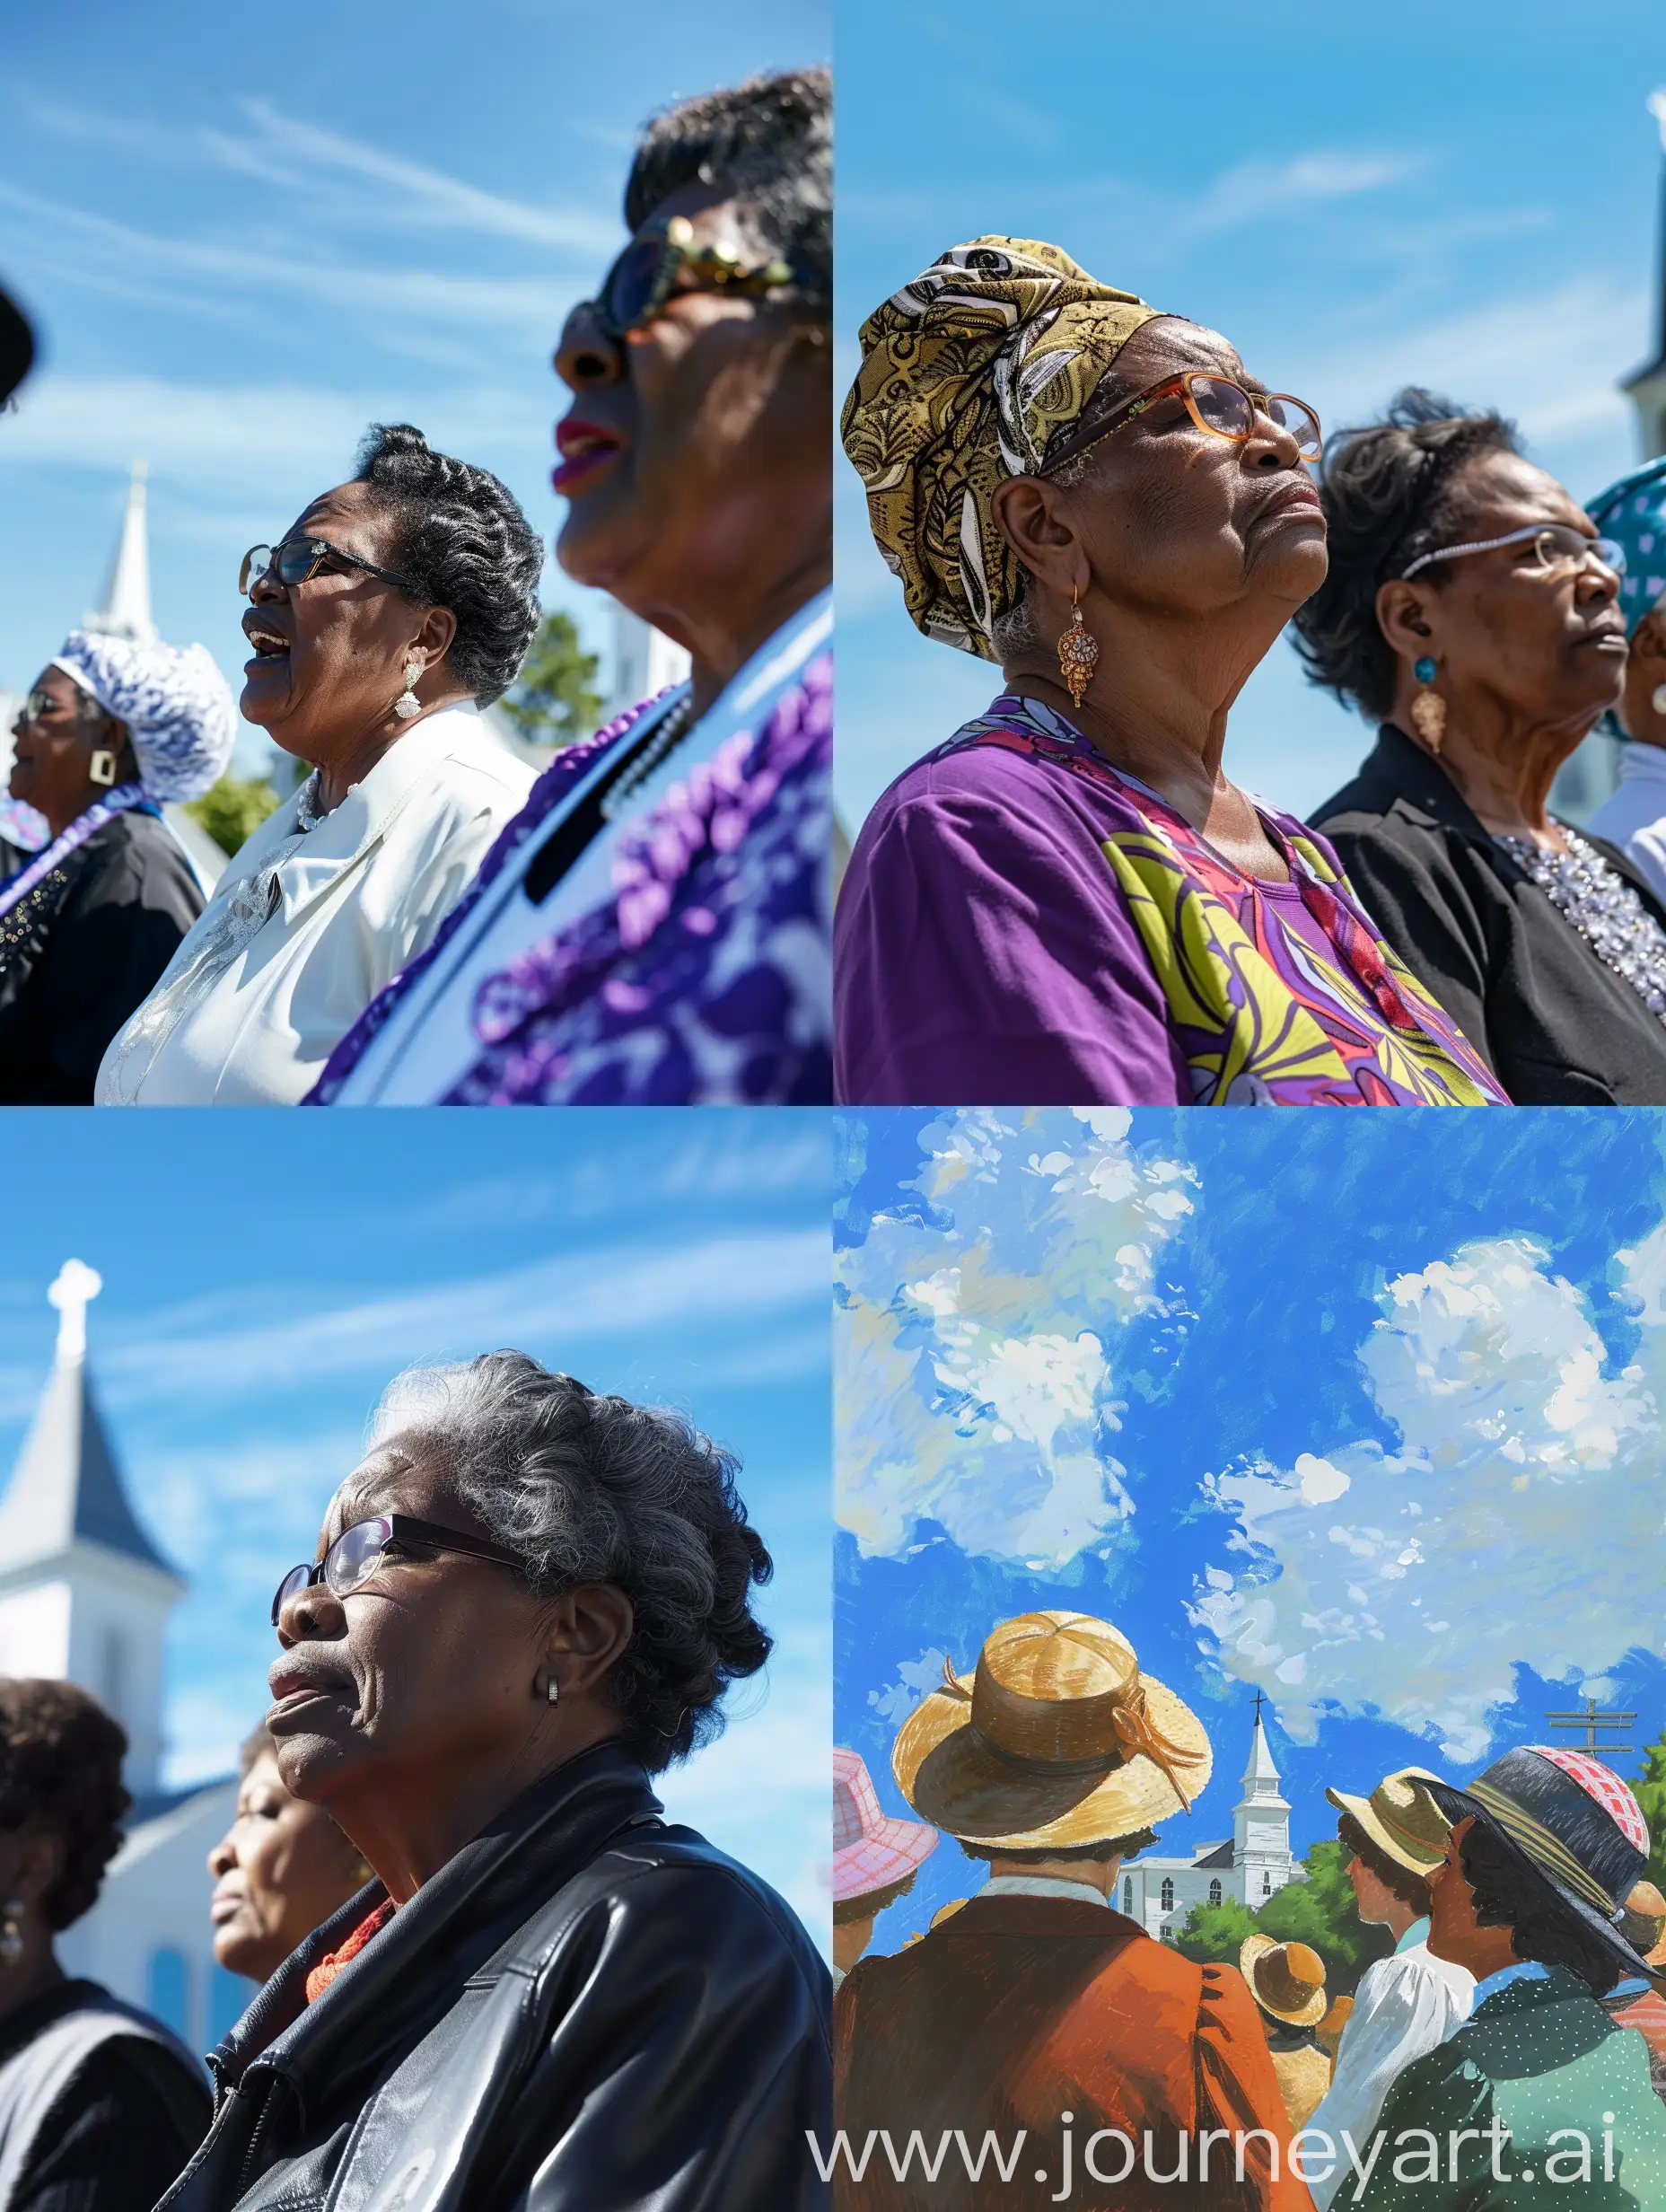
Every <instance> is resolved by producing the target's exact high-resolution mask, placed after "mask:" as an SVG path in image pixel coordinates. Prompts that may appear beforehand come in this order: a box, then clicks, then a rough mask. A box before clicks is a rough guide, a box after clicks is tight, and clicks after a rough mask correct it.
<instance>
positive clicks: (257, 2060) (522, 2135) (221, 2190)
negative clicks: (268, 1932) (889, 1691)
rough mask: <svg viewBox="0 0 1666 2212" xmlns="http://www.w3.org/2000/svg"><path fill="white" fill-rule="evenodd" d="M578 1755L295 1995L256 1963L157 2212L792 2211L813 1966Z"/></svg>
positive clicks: (607, 1751)
mask: <svg viewBox="0 0 1666 2212" xmlns="http://www.w3.org/2000/svg"><path fill="white" fill-rule="evenodd" d="M659 1813H660V1806H659V1803H658V1801H657V1800H656V1799H655V1798H654V1796H653V1794H652V1792H651V1790H650V1789H649V1786H648V1777H647V1776H646V1774H645V1773H644V1770H643V1769H642V1768H641V1767H640V1766H638V1765H637V1764H636V1761H635V1760H633V1759H631V1758H630V1757H629V1756H628V1754H627V1753H626V1752H624V1751H620V1750H618V1748H616V1747H615V1746H614V1745H612V1744H606V1743H604V1744H601V1745H600V1746H598V1747H597V1748H596V1749H594V1750H592V1751H586V1752H584V1753H583V1754H582V1755H581V1756H580V1757H579V1758H577V1759H575V1760H571V1761H570V1762H569V1763H568V1764H567V1765H566V1766H565V1767H562V1768H559V1769H557V1771H556V1772H555V1773H554V1774H553V1775H550V1776H548V1777H546V1778H545V1779H544V1780H543V1781H542V1782H540V1783H539V1784H537V1785H536V1786H534V1787H533V1788H532V1789H530V1790H529V1791H528V1792H527V1793H526V1795H524V1796H522V1798H520V1799H519V1800H518V1801H517V1802H516V1803H515V1804H513V1806H511V1807H510V1809H509V1811H508V1812H507V1813H504V1815H503V1816H502V1817H501V1819H500V1820H498V1821H495V1823H494V1824H493V1825H492V1826H491V1827H490V1828H488V1829H487V1830H486V1832H485V1833H484V1834H483V1835H480V1836H478V1837H476V1838H475V1839H474V1841H473V1842H472V1843H469V1844H467V1845H465V1846H464V1848H463V1849H462V1850H460V1852H459V1853H458V1854H457V1856H456V1857H455V1858H453V1859H452V1860H451V1861H450V1862H449V1863H448V1864H447V1865H445V1866H443V1868H442V1869H441V1871H440V1872H439V1873H438V1874H435V1875H434V1878H433V1879H432V1881H430V1882H427V1883H425V1884H424V1885H423V1887H422V1888H421V1889H420V1890H419V1891H418V1892H416V1896H415V1897H413V1898H412V1899H410V1900H409V1901H408V1903H407V1904H406V1905H405V1906H404V1908H403V1909H401V1910H400V1911H399V1912H398V1913H396V1914H395V1916H394V1918H393V1919H392V1920H391V1921H390V1923H389V1925H388V1926H387V1927H384V1928H382V1929H381V1931H380V1933H379V1934H377V1935H374V1936H373V1938H372V1939H371V1941H370V1943H369V1944H366V1946H365V1947H364V1950H363V1951H362V1952H361V1953H359V1955H358V1957H357V1958H356V1959H355V1960H354V1961H353V1962H352V1963H351V1964H350V1965H349V1966H347V1967H346V1969H345V1970H344V1971H342V1972H341V1973H340V1974H339V1975H338V1977H337V1979H335V1980H334V1981H333V1982H332V1983H331V1984H330V1986H329V1988H327V1989H326V1990H325V1991H324V1992H323V1994H322V1995H321V1996H320V1997H319V1999H318V2000H317V2002H316V2003H315V2004H312V2005H308V2004H307V2003H306V2002H305V1981H306V1975H307V1971H308V1969H309V1968H310V1967H311V1966H312V1965H315V1964H316V1963H317V1962H318V1961H319V1960H320V1958H321V1957H322V1956H323V1954H324V1953H325V1952H327V1951H329V1950H331V1949H333V1948H335V1947H336V1946H337V1945H338V1944H340V1943H341V1942H342V1940H343V1939H344V1937H345V1936H346V1935H347V1934H348V1932H349V1931H350V1930H351V1929H352V1928H354V1927H356V1926H357V1925H358V1923H359V1921H360V1920H362V1919H363V1918H364V1916H365V1914H366V1913H367V1912H368V1911H369V1910H370V1909H372V1907H373V1905H375V1904H376V1903H378V1902H380V1901H381V1897H382V1894H383V1892H382V1891H381V1886H380V1884H373V1885H372V1887H370V1888H369V1889H367V1890H364V1891H362V1892H360V1894H359V1895H358V1896H357V1897H356V1898H355V1899H354V1900H352V1901H351V1903H349V1904H347V1905H346V1906H344V1907H343V1908H342V1909H341V1911H340V1912H338V1914H337V1915H336V1916H335V1917H334V1918H333V1919H330V1920H328V1921H326V1923H325V1924H324V1926H323V1927H321V1928H320V1929H318V1930H317V1931H316V1933H315V1934H314V1935H311V1937H309V1939H308V1940H307V1942H306V1943H304V1944H302V1945H301V1947H300V1949H299V1950H297V1951H296V1952H295V1953H294V1954H293V1955H292V1956H291V1957H290V1958H289V1959H288V1960H287V1961H286V1962H285V1964H284V1965H283V1966H281V1967H280V1968H279V1969H278V1971H277V1972H276V1974H275V1975H274V1976H273V1978H272V1979H271V1980H270V1981H269V1982H267V1985H266V1987H265V1988H264V1989H262V1990H261V1991H260V1993H259V1996H258V1997H256V1998H255V2001H254V2003H253V2004H252V2005H251V2006H250V2008H249V2010H248V2011H247V2012H246V2013H245V2014H244V2015H243V2017H242V2018H241V2020H240V2021H239V2022H238V2023H237V2025H236V2027H235V2028H233V2029H232V2032H231V2034H230V2035H228V2036H227V2038H226V2039H225V2041H224V2042H223V2043H222V2044H221V2045H220V2048H219V2050H217V2051H215V2053H214V2054H213V2055H212V2057H211V2058H210V2060H209V2064H210V2066H211V2067H212V2068H213V2070H214V2074H215V2082H216V2088H217V2094H216V2097H215V2120H214V2126H213V2128H212V2129H210V2131H209V2134H208V2138H207V2140H206V2143H205V2144H204V2145H203V2146H202V2148H201V2149H200V2150H199V2151H198V2153H197V2155H196V2157H195V2158H194V2159H193V2160H192V2161H191V2164H189V2166H188V2167H187V2169H186V2171H185V2173H183V2174H182V2175H181V2176H180V2179H179V2181H176V2182H175V2184H174V2186H173V2187H172V2189H171V2190H169V2192H168V2194H167V2196H166V2197H164V2198H163V2199H162V2205H163V2206H165V2207H166V2208H168V2212H230V2208H231V2207H232V2206H233V2205H238V2206H242V2207H244V2208H249V2212H253V2208H256V2207H259V2208H262V2212H278V2208H282V2212H324V2208H326V2207H328V2208H329V2212H395V2208H398V2212H442V2208H443V2212H511V2208H513V2212H636V2208H643V2212H648V2208H652V2212H809V2208H812V2207H815V2208H820V2207H822V2206H825V2205H826V2204H827V2202H828V2190H827V2187H826V2185H825V2184H824V2183H822V2182H820V2181H818V2180H817V2179H816V2173H815V2167H814V2164H813V2163H812V2161H811V2155H810V2146H809V2144H808V2143H807V2141H806V2130H811V2129H813V2130H814V2131H815V2132H816V2134H817V2137H818V2138H819V2139H820V2140H826V2139H827V2137H828V2136H829V2132H830V2129H829V2111H830V2102H831V2087H830V2058H829V2010H830V2006H831V1992H830V1983H829V1975H828V1971H827V1969H826V1967H825V1966H824V1965H823V1964H822V1962H821V1960H820V1957H819V1956H818V1955H817V1953H816V1952H815V1950H814V1949H813V1947H812V1946H811V1943H810V1940H809V1938H808V1936H807V1935H805V1933H804V1931H803V1929H802V1927H800V1926H799V1924H798V1922H797V1920H796V1919H795V1918H794V1916H793V1914H792V1913H791V1912H790V1911H789V1910H788V1909H787V1907H786V1906H785V1904H784V1903H783V1902H782V1900H780V1899H779V1898H778V1897H776V1895H775V1893H774V1892H773V1891H771V1890H769V1889H767V1887H766V1886H765V1884H764V1883H761V1882H760V1881H759V1880H758V1877H757V1876H756V1875H755V1874H749V1873H748V1872H747V1870H746V1868H745V1867H743V1866H739V1865H736V1864H735V1863H734V1861H733V1860H732V1859H729V1858H725V1857H724V1856H723V1854H722V1853H721V1852H720V1851H716V1850H714V1849H713V1848H712V1847H711V1845H710V1844H708V1843H706V1841H705V1840H704V1839H702V1838H701V1837H699V1836H697V1835H696V1834H695V1833H694V1832H693V1831H692V1830H689V1829H687V1828H669V1827H667V1826H666V1825H665V1824H664V1822H663V1821H661V1820H660V1818H659V1817H658V1816H659Z"/></svg>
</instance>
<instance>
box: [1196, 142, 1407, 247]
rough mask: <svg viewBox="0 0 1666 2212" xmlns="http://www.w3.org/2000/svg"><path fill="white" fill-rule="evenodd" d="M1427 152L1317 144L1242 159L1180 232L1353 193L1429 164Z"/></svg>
mask: <svg viewBox="0 0 1666 2212" xmlns="http://www.w3.org/2000/svg"><path fill="white" fill-rule="evenodd" d="M1428 166H1429V158H1428V156H1427V155H1426V154H1416V153H1400V154H1343V153H1337V152H1330V151H1324V150H1321V151H1320V152H1318V153H1313V154H1296V155H1293V157H1292V158H1291V159H1290V160H1288V161H1284V162H1267V161H1254V162H1243V163H1241V165H1240V166H1239V167H1238V168H1236V169H1230V170H1228V171H1226V173H1225V174H1224V175H1223V176H1221V177H1218V178H1216V180H1215V181H1214V184H1212V185H1211V186H1210V187H1209V189H1207V191H1206V192H1205V193H1204V194H1203V196H1202V197H1201V198H1199V199H1197V200H1196V201H1195V202H1194V203H1193V204H1192V206H1189V207H1188V208H1187V209H1186V210H1185V211H1184V212H1183V214H1182V215H1181V217H1180V220H1179V231H1180V233H1182V234H1183V235H1187V236H1190V237H1201V236H1205V235H1207V234H1210V233H1218V232H1221V231H1228V230H1236V229H1238V228H1239V227H1240V226H1241V225H1242V224H1247V223H1259V222H1261V221H1263V220H1264V219H1265V218H1266V217H1267V216H1268V215H1286V214H1300V213H1301V212H1302V211H1303V210H1304V209H1308V208H1311V207H1314V206H1320V205H1321V204H1322V203H1324V202H1326V201H1328V200H1337V199H1355V198H1358V197H1359V196H1360V195H1361V194H1362V193H1366V192H1381V191H1383V190H1385V189H1387V188H1388V187H1389V186H1390V185H1393V184H1403V183H1404V182H1405V181H1406V180H1407V179H1408V178H1410V177H1415V176H1416V175H1417V174H1419V172H1420V171H1424V170H1425V169H1427V167H1428Z"/></svg>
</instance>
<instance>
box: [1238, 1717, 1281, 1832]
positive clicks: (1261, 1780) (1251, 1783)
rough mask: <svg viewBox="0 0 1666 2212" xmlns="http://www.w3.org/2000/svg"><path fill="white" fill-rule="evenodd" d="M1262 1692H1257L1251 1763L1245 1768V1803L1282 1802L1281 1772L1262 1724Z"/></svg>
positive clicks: (1251, 1740) (1251, 1738)
mask: <svg viewBox="0 0 1666 2212" xmlns="http://www.w3.org/2000/svg"><path fill="white" fill-rule="evenodd" d="M1262 1702H1263V1699H1262V1694H1261V1692H1260V1691H1259V1690H1257V1691H1256V1693H1255V1727H1254V1730H1253V1732H1252V1734H1251V1735H1250V1763H1249V1765H1248V1766H1247V1767H1246V1768H1245V1769H1244V1775H1243V1781H1244V1803H1245V1804H1254V1803H1260V1804H1269V1803H1273V1804H1281V1803H1282V1802H1283V1800H1282V1799H1281V1798H1280V1797H1279V1795H1278V1783H1279V1773H1278V1769H1277V1768H1276V1766H1275V1765H1274V1764H1273V1747H1272V1745H1271V1744H1270V1743H1269V1742H1267V1730H1266V1729H1265V1728H1264V1727H1263V1726H1262V1725H1261V1706H1262Z"/></svg>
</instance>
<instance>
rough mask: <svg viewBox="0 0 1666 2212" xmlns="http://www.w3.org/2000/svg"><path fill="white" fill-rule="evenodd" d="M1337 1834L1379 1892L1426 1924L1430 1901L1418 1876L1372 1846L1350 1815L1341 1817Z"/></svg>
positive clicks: (1430, 1906) (1427, 1891)
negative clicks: (1373, 1879) (1379, 1887)
mask: <svg viewBox="0 0 1666 2212" xmlns="http://www.w3.org/2000/svg"><path fill="white" fill-rule="evenodd" d="M1337 1835H1338V1836H1339V1837H1340V1838H1341V1839H1342V1848H1343V1849H1344V1850H1345V1851H1347V1852H1350V1853H1352V1855H1353V1856H1354V1857H1355V1858H1357V1859H1359V1860H1361V1861H1362V1862H1363V1864H1364V1865H1367V1866H1368V1867H1370V1869H1371V1871H1372V1874H1375V1875H1376V1877H1377V1879H1378V1881H1379V1882H1381V1884H1382V1886H1383V1888H1384V1889H1385V1890H1387V1891H1388V1892H1390V1895H1391V1896H1394V1897H1398V1898H1399V1900H1400V1902H1401V1904H1402V1905H1409V1906H1410V1907H1411V1909H1412V1910H1413V1911H1414V1912H1415V1913H1416V1916H1417V1918H1419V1919H1420V1920H1426V1919H1427V1918H1428V1917H1429V1913H1430V1910H1431V1909H1432V1906H1433V1902H1434V1900H1432V1899H1431V1897H1430V1895H1429V1885H1428V1883H1426V1882H1425V1880H1424V1878H1423V1876H1422V1875H1421V1874H1413V1872H1412V1871H1411V1869H1410V1867H1409V1866H1402V1865H1400V1863H1399V1859H1397V1858H1390V1856H1389V1855H1388V1853H1387V1852H1386V1851H1384V1850H1382V1849H1381V1848H1380V1847H1379V1846H1378V1845H1376V1844H1374V1843H1373V1842H1372V1839H1371V1838H1370V1837H1369V1836H1368V1835H1367V1834H1366V1833H1365V1830H1363V1828H1362V1827H1361V1826H1360V1824H1359V1822H1358V1821H1356V1820H1355V1818H1354V1815H1353V1814H1352V1813H1344V1814H1343V1815H1342V1817H1341V1819H1340V1820H1339V1821H1337Z"/></svg>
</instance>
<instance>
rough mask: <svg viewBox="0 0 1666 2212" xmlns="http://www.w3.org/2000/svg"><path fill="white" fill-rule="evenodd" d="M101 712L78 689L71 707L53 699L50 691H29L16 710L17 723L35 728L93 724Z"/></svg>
mask: <svg viewBox="0 0 1666 2212" xmlns="http://www.w3.org/2000/svg"><path fill="white" fill-rule="evenodd" d="M103 711H104V710H103V708H102V707H101V706H100V705H99V703H98V701H97V700H96V699H94V698H88V696H87V694H86V693H85V692H84V691H83V690H80V689H77V690H76V693H75V704H74V705H73V706H66V704H65V702H64V701H63V700H62V699H59V698H54V697H53V695H52V694H51V692H50V691H39V690H37V691H31V693H30V695H29V697H28V698H26V699H25V700H24V701H23V704H22V706H21V707H19V708H18V710H17V721H18V722H20V723H23V722H29V723H33V724H35V725H36V726H37V727H39V724H41V723H43V722H95V721H97V720H98V718H99V716H100V715H102V713H103Z"/></svg>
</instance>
